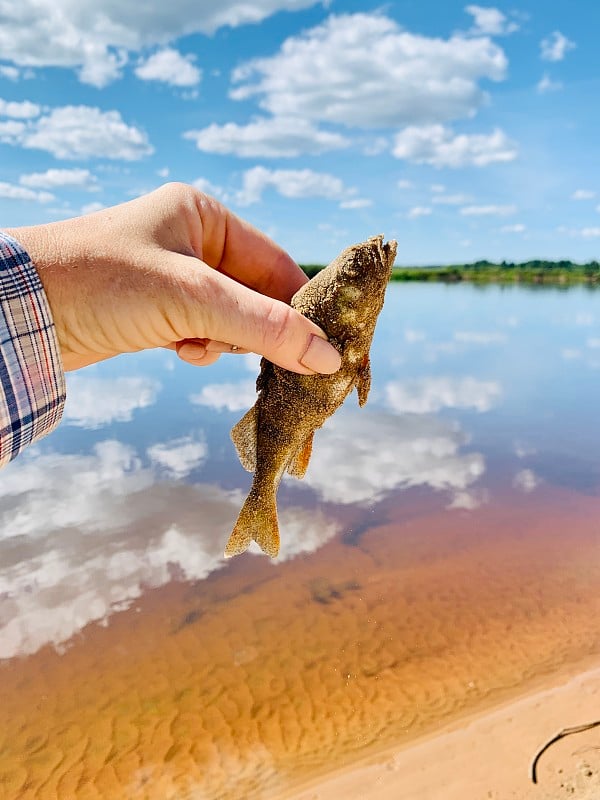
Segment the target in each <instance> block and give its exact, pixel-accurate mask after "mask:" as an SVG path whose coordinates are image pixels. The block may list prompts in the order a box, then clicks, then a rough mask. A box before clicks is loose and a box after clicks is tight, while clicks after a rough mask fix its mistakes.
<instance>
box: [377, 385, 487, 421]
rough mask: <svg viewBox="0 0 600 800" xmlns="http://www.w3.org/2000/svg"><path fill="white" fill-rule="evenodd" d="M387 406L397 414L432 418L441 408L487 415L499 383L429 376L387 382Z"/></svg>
mask: <svg viewBox="0 0 600 800" xmlns="http://www.w3.org/2000/svg"><path fill="white" fill-rule="evenodd" d="M384 391H385V397H386V400H387V404H388V406H389V407H390V408H391V409H392V410H393V411H396V412H398V413H400V414H402V413H413V414H431V413H433V412H436V411H440V410H441V409H442V408H473V409H475V411H489V410H490V408H492V407H493V406H495V405H497V403H498V400H499V398H500V396H501V394H502V390H501V388H500V384H499V383H498V381H481V380H478V379H477V378H471V377H465V378H452V377H446V376H444V377H441V376H440V377H438V376H431V377H428V378H421V379H420V380H412V381H405V382H400V381H396V382H393V381H390V383H388V384H386V385H385V387H384Z"/></svg>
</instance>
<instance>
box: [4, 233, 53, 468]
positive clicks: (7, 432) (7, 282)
mask: <svg viewBox="0 0 600 800" xmlns="http://www.w3.org/2000/svg"><path fill="white" fill-rule="evenodd" d="M65 394H66V389H65V375H64V371H63V368H62V363H61V359H60V352H59V349H58V341H57V339H56V333H55V331H54V323H53V322H52V316H51V314H50V308H49V306H48V301H47V300H46V295H45V293H44V289H43V287H42V282H41V281H40V279H39V276H38V274H37V272H36V270H35V267H34V266H33V264H32V263H31V260H30V258H29V256H28V255H27V253H26V252H25V251H24V250H23V248H22V247H21V246H20V245H19V243H18V242H16V241H15V240H14V239H12V238H11V237H10V236H8V235H7V234H5V233H2V232H1V231H0V466H4V465H5V464H7V463H8V462H9V461H10V460H11V459H13V458H14V457H15V456H16V455H18V454H19V453H20V452H21V451H22V450H23V449H24V448H25V447H26V446H27V445H28V444H31V443H32V442H34V441H35V440H36V439H39V438H40V437H41V436H44V435H45V434H47V433H50V431H51V430H52V429H53V428H55V427H56V425H58V423H59V421H60V418H61V415H62V411H63V407H64V404H65Z"/></svg>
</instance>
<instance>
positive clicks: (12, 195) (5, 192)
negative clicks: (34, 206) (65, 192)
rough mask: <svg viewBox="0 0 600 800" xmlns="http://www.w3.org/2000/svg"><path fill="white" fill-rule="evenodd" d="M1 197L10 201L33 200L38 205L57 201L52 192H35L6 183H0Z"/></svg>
mask: <svg viewBox="0 0 600 800" xmlns="http://www.w3.org/2000/svg"><path fill="white" fill-rule="evenodd" d="M0 197H7V198H8V199H9V200H33V201H35V202H36V203H49V202H50V201H51V200H54V199H55V197H54V195H53V194H50V192H35V191H33V189H27V188H26V187H25V186H16V185H15V184H13V183H6V182H5V181H0Z"/></svg>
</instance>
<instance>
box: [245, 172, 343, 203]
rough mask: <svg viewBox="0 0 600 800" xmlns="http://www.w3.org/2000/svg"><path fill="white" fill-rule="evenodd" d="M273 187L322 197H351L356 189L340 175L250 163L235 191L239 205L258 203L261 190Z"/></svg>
mask: <svg viewBox="0 0 600 800" xmlns="http://www.w3.org/2000/svg"><path fill="white" fill-rule="evenodd" d="M268 188H272V189H275V191H276V192H277V193H278V194H280V195H282V196H283V197H290V198H302V197H324V198H327V199H329V200H340V201H344V200H348V199H351V198H352V196H353V195H354V194H356V190H355V189H352V188H348V187H346V185H345V184H344V182H343V181H342V180H341V178H337V177H336V176H335V175H331V174H329V173H327V172H315V171H314V170H312V169H267V168H266V167H253V168H252V169H249V170H246V172H244V175H243V181H242V188H241V189H240V191H239V192H238V193H237V196H236V200H237V202H238V203H239V205H244V206H247V205H251V204H252V203H258V202H259V201H260V199H261V198H262V195H263V192H264V191H265V190H266V189H268Z"/></svg>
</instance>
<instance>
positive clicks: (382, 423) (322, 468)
mask: <svg viewBox="0 0 600 800" xmlns="http://www.w3.org/2000/svg"><path fill="white" fill-rule="evenodd" d="M467 441H468V437H467V436H466V435H465V434H464V433H463V432H462V431H461V429H460V427H459V426H458V425H457V424H456V423H454V422H451V421H448V420H444V419H442V418H438V417H434V416H431V415H415V414H404V415H402V416H396V415H393V414H389V413H385V412H378V413H374V412H370V411H366V410H363V411H361V412H360V413H358V412H355V413H347V412H346V413H340V414H338V415H336V416H335V417H333V418H331V419H330V420H328V421H327V423H326V424H325V426H324V427H323V429H322V430H321V431H320V432H319V433H318V434H317V435H316V437H315V446H314V452H313V456H312V458H311V462H310V465H309V467H308V471H307V473H306V477H305V478H304V483H305V484H306V485H308V486H311V487H312V488H313V489H315V491H317V492H318V494H319V496H320V497H321V498H322V499H323V500H325V501H328V502H331V503H342V504H347V503H360V504H362V505H368V504H372V503H375V502H377V501H379V500H381V499H383V498H384V497H385V496H386V494H388V493H389V492H391V491H392V490H394V489H396V488H398V487H411V486H429V487H431V488H433V489H440V490H444V491H449V492H450V494H451V495H452V494H453V493H456V492H457V491H462V490H465V489H466V488H467V487H469V486H470V485H471V484H473V483H474V482H475V481H476V480H478V479H479V478H480V477H481V476H482V475H483V473H484V471H485V459H484V457H483V455H482V454H481V453H477V452H466V453H463V452H461V448H462V446H463V445H464V444H466V443H467Z"/></svg>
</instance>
